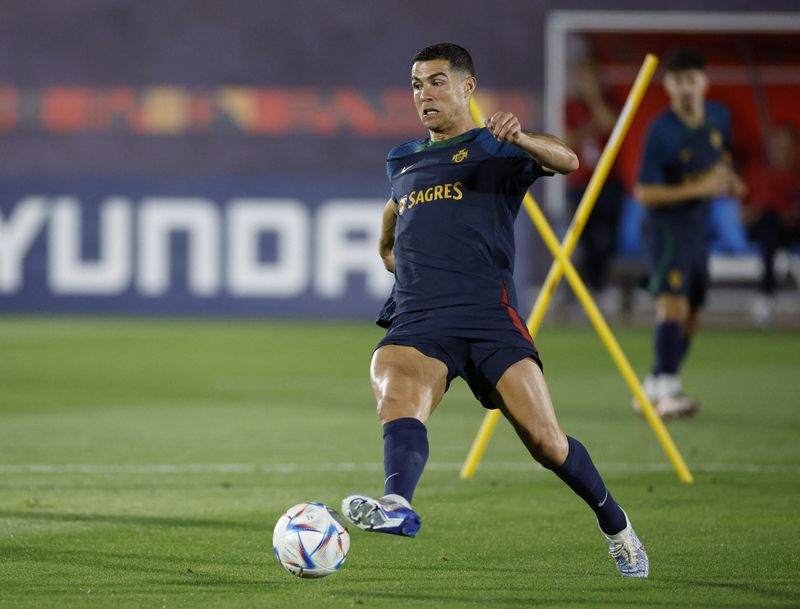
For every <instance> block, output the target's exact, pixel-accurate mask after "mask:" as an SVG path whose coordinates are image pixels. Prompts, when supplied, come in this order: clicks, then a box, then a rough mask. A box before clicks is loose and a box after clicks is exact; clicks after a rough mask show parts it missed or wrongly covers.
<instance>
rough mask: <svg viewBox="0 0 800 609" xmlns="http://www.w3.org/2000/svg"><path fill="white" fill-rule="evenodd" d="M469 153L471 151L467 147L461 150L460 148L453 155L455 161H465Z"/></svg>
mask: <svg viewBox="0 0 800 609" xmlns="http://www.w3.org/2000/svg"><path fill="white" fill-rule="evenodd" d="M468 154H469V151H468V150H467V149H466V148H462V149H461V150H459V151H458V152H456V153H455V154H454V155H453V162H454V163H460V162H461V161H463V160H464V159H466V158H467V155H468Z"/></svg>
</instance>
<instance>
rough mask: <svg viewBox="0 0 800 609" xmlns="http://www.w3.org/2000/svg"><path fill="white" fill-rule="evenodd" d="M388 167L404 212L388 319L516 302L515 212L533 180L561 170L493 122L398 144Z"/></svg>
mask: <svg viewBox="0 0 800 609" xmlns="http://www.w3.org/2000/svg"><path fill="white" fill-rule="evenodd" d="M386 171H387V174H388V176H389V181H390V183H391V186H392V198H393V199H394V200H395V201H396V202H397V213H398V217H397V226H396V228H395V243H394V256H395V286H394V289H393V291H392V297H391V298H390V300H389V302H388V303H387V308H385V309H384V312H383V313H382V315H381V317H382V319H383V321H388V319H387V318H391V317H393V316H394V315H396V314H400V313H408V312H412V311H422V310H429V309H442V308H450V307H457V306H464V305H466V306H469V305H478V306H480V305H494V304H500V303H502V302H504V300H505V301H506V302H507V303H509V304H511V306H516V298H515V293H514V283H513V281H512V274H513V271H514V219H515V218H516V217H517V213H518V212H519V208H520V204H521V203H522V198H523V197H524V195H525V192H526V191H527V189H528V188H529V187H530V186H531V184H532V183H533V182H534V181H535V180H536V179H537V178H538V177H540V176H543V175H553V174H552V173H550V172H547V171H545V170H544V169H542V168H541V167H540V166H539V165H538V164H537V163H536V162H535V161H534V160H533V158H532V157H531V156H530V155H528V154H527V153H526V152H524V151H523V150H521V149H520V148H518V147H516V146H514V145H513V144H509V143H505V142H499V141H497V140H496V139H495V138H494V136H492V134H491V133H490V132H489V130H488V129H485V128H482V129H473V130H471V131H468V132H467V133H464V134H462V135H460V136H457V137H455V138H451V139H449V140H446V141H444V142H441V143H439V142H431V141H430V140H415V141H412V142H408V143H406V144H403V145H401V146H398V147H397V148H394V149H393V150H392V151H391V152H390V153H389V157H388V160H387V165H386ZM382 325H385V324H382Z"/></svg>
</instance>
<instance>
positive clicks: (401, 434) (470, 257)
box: [342, 44, 648, 577]
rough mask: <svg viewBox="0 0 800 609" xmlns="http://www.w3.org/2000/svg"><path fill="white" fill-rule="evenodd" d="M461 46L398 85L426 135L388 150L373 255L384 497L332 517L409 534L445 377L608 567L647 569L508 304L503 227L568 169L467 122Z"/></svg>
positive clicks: (568, 162) (509, 134)
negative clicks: (503, 428)
mask: <svg viewBox="0 0 800 609" xmlns="http://www.w3.org/2000/svg"><path fill="white" fill-rule="evenodd" d="M476 84H477V80H476V78H475V73H474V69H473V64H472V59H471V57H470V55H469V53H468V52H467V51H466V50H465V49H463V48H462V47H460V46H457V45H454V44H437V45H434V46H431V47H427V48H425V49H423V50H422V51H420V52H419V53H417V55H416V56H415V57H414V59H413V65H412V70H411V87H412V89H413V97H414V103H415V105H416V110H417V114H418V115H419V118H420V120H421V121H422V124H423V126H424V127H425V128H426V129H427V130H428V133H429V138H427V139H424V140H416V141H412V142H408V143H406V144H403V145H401V146H398V147H397V148H395V149H393V150H392V151H391V152H390V153H389V158H388V163H387V173H388V176H389V181H390V183H391V189H392V195H391V199H390V200H389V201H388V203H387V204H386V208H385V211H384V214H383V225H382V236H381V240H380V244H379V251H380V255H381V257H382V259H383V262H384V264H385V266H386V268H387V269H388V270H389V271H391V272H393V273H394V275H395V285H394V290H393V293H392V296H391V297H390V299H389V301H388V302H387V305H386V306H385V307H384V309H383V311H382V312H381V316H380V318H379V324H381V325H384V326H388V328H389V330H388V332H387V334H386V336H385V337H384V338H383V339H382V340H381V341H380V343H379V344H378V346H377V348H376V350H375V353H374V355H373V358H372V365H371V369H370V373H371V379H372V387H373V390H374V392H375V397H376V399H377V403H378V416H379V418H380V422H381V424H382V425H383V438H384V471H385V475H386V480H385V485H384V495H383V496H382V497H380V498H377V499H376V498H373V497H370V496H367V495H351V496H349V497H347V498H345V499H344V501H343V502H342V511H343V512H344V513H345V515H346V516H347V518H348V519H349V520H350V521H351V522H352V523H353V524H355V525H356V526H358V527H360V528H362V529H365V530H367V531H376V532H382V533H393V534H397V535H404V536H407V537H413V536H415V535H416V534H417V531H418V530H419V528H420V526H421V520H420V516H419V514H418V513H417V512H416V511H415V510H414V509H413V508H412V507H411V501H412V498H413V494H414V490H415V488H416V486H417V483H418V481H419V479H420V476H421V475H422V471H423V469H424V467H425V463H426V461H427V459H428V438H427V432H426V428H425V421H426V420H427V419H428V417H429V416H430V415H431V413H432V412H433V410H434V409H435V408H436V406H437V405H438V404H439V402H440V401H441V399H442V397H443V396H444V393H445V392H446V391H447V388H448V386H449V384H450V382H451V381H452V380H453V379H454V378H455V377H457V376H460V377H462V378H463V379H465V380H466V382H467V384H468V385H469V387H470V388H471V389H472V391H473V393H474V394H475V397H476V398H477V399H478V400H479V401H480V402H481V403H482V404H483V405H484V406H485V407H487V408H499V409H500V410H501V412H502V413H503V414H504V415H505V416H506V418H508V419H509V421H510V422H511V424H512V425H513V427H514V428H515V430H516V432H517V434H518V435H519V437H520V438H521V440H522V441H523V443H524V444H525V446H526V448H527V449H528V451H529V452H530V453H531V455H532V456H533V457H534V459H536V460H537V461H538V462H539V463H541V464H542V465H543V466H544V467H546V468H548V469H550V470H552V471H553V472H554V473H555V474H556V475H557V476H558V477H559V478H561V479H562V480H563V481H564V482H565V483H566V484H567V485H569V486H570V488H572V489H573V490H574V491H575V492H576V493H577V494H578V495H579V496H580V497H581V498H582V499H583V500H584V501H586V503H588V504H589V506H590V507H591V508H592V510H594V512H595V514H596V515H597V519H598V523H599V525H600V529H601V530H602V532H603V533H604V534H605V537H606V540H607V541H608V544H609V548H610V549H609V553H610V554H611V556H612V557H613V558H614V560H615V562H616V566H617V569H618V570H619V572H620V573H621V574H622V575H624V576H628V577H647V574H648V559H647V554H646V553H645V550H644V547H643V546H642V544H641V542H640V541H639V539H638V537H637V536H636V533H635V532H634V530H633V528H632V527H631V524H630V521H629V520H628V518H627V516H626V514H625V512H623V510H622V508H620V506H619V505H618V504H617V502H616V501H615V500H614V498H613V497H612V496H611V494H610V493H609V492H608V490H607V489H606V486H605V484H604V483H603V480H602V479H601V477H600V475H599V474H598V472H597V469H595V466H594V464H593V463H592V460H591V458H590V457H589V454H588V452H587V451H586V448H584V446H583V445H582V444H581V443H580V442H578V441H577V440H575V439H574V438H570V437H568V436H566V435H565V434H564V432H563V431H562V430H561V428H560V427H559V425H558V422H557V420H556V416H555V413H554V411H553V405H552V403H551V401H550V395H549V393H548V390H547V385H546V384H545V381H544V377H543V376H542V370H541V361H540V359H539V354H538V352H537V350H536V348H535V347H534V344H533V340H532V339H531V336H530V334H529V333H528V331H527V329H526V327H525V325H524V324H523V323H522V321H521V320H520V318H519V316H518V315H517V311H516V296H515V293H514V283H513V281H512V271H513V261H514V234H513V223H514V219H515V217H516V216H517V213H518V211H519V208H520V204H521V202H522V198H523V196H524V194H525V192H526V190H527V189H528V187H530V185H531V184H532V183H533V181H534V180H536V179H537V178H539V177H541V176H545V175H553V172H558V173H562V174H567V173H569V172H571V171H573V170H575V169H576V167H577V164H578V161H577V157H576V156H575V154H574V153H573V152H572V150H570V149H569V148H568V147H567V146H565V145H564V144H563V143H562V142H561V141H559V140H558V139H557V138H555V137H553V136H549V135H534V134H532V133H528V132H525V131H523V130H522V129H521V128H520V124H519V120H518V119H517V117H515V116H514V115H513V114H511V113H509V112H497V113H495V114H494V115H492V116H491V117H490V118H489V119H488V120H487V121H486V127H485V128H480V129H475V128H473V127H474V126H473V123H472V121H471V118H470V113H469V103H470V98H471V96H472V94H473V92H474V91H475V87H476Z"/></svg>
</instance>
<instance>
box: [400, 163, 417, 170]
mask: <svg viewBox="0 0 800 609" xmlns="http://www.w3.org/2000/svg"><path fill="white" fill-rule="evenodd" d="M417 163H419V161H417ZM417 163H411V165H406V166H405V167H403V168H402V169H401V170H400V173H405V172H406V171H408V170H409V169H413V168H414V167H416V166H417Z"/></svg>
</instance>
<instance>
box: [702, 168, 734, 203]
mask: <svg viewBox="0 0 800 609" xmlns="http://www.w3.org/2000/svg"><path fill="white" fill-rule="evenodd" d="M733 178H734V174H733V172H732V171H731V170H730V168H729V167H727V166H726V165H723V164H722V163H720V164H719V165H717V166H716V167H714V168H713V169H712V170H711V171H709V172H708V173H707V174H706V175H704V176H703V177H702V178H700V180H699V181H698V182H697V183H696V184H695V188H696V190H697V194H698V196H700V197H704V198H706V197H718V196H723V195H730V194H732V192H733V186H734V181H733Z"/></svg>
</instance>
